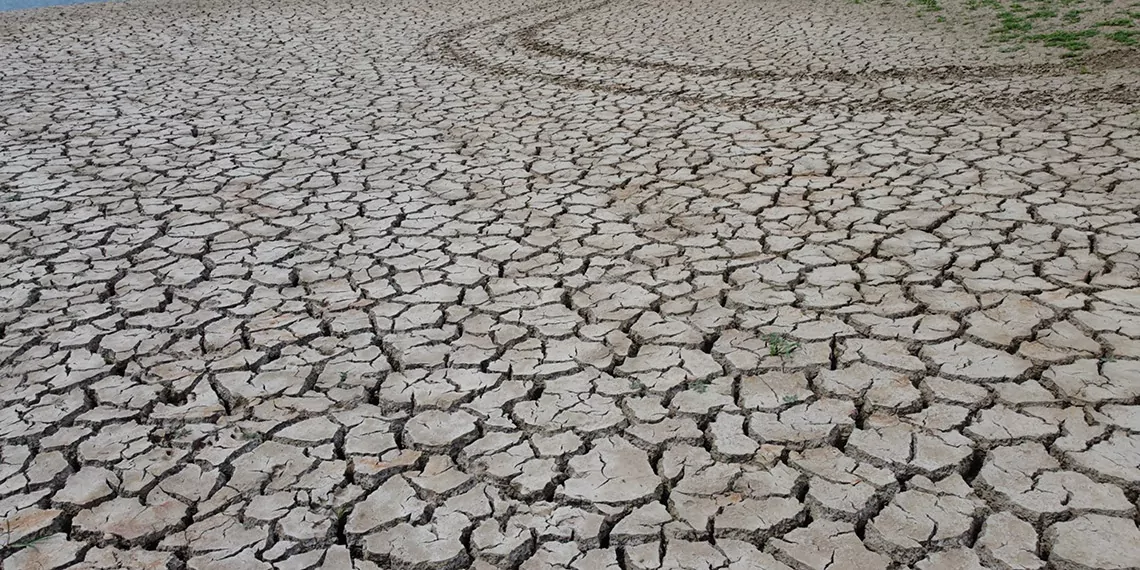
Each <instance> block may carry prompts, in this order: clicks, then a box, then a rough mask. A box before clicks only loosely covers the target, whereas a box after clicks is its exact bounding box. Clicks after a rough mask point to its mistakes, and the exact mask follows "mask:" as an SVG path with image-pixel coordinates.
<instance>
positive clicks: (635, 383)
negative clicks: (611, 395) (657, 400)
mask: <svg viewBox="0 0 1140 570" xmlns="http://www.w3.org/2000/svg"><path fill="white" fill-rule="evenodd" d="M629 389H630V390H637V391H638V392H640V391H642V390H644V389H645V384H643V383H642V382H641V380H636V379H634V380H630V381H629Z"/></svg>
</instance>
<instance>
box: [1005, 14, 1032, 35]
mask: <svg viewBox="0 0 1140 570" xmlns="http://www.w3.org/2000/svg"><path fill="white" fill-rule="evenodd" d="M997 17H998V29H997V31H998V33H1009V32H1028V31H1029V30H1032V29H1033V24H1031V23H1029V22H1028V21H1026V19H1025V18H1022V17H1021V16H1018V15H1017V14H1014V13H1013V12H1001V13H999V14H998V15H997Z"/></svg>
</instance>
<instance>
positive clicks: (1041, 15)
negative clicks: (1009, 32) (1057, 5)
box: [1026, 10, 1057, 20]
mask: <svg viewBox="0 0 1140 570" xmlns="http://www.w3.org/2000/svg"><path fill="white" fill-rule="evenodd" d="M1056 17H1057V11H1056V10H1038V11H1036V12H1033V13H1032V14H1029V15H1028V16H1026V18H1027V19H1029V20H1044V19H1045V18H1056Z"/></svg>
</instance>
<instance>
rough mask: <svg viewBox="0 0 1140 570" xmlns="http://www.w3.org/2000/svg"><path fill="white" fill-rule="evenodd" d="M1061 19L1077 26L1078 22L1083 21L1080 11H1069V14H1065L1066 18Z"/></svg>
mask: <svg viewBox="0 0 1140 570" xmlns="http://www.w3.org/2000/svg"><path fill="white" fill-rule="evenodd" d="M1061 19H1062V20H1064V21H1065V22H1066V23H1069V24H1076V23H1077V22H1080V21H1081V11H1080V10H1069V11H1068V12H1065V15H1064V16H1061Z"/></svg>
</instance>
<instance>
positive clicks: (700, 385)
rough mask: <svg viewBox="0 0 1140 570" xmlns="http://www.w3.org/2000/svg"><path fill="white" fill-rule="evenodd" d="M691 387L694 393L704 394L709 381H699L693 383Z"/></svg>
mask: <svg viewBox="0 0 1140 570" xmlns="http://www.w3.org/2000/svg"><path fill="white" fill-rule="evenodd" d="M692 387H693V391H694V392H696V393H698V394H704V393H705V392H707V391H708V389H709V381H708V380H701V381H699V382H693V384H692Z"/></svg>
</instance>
